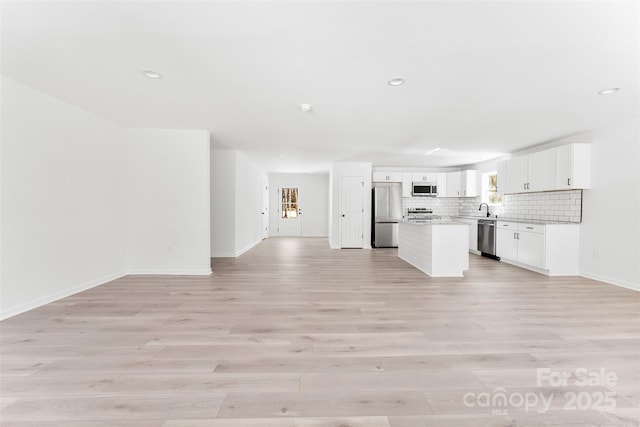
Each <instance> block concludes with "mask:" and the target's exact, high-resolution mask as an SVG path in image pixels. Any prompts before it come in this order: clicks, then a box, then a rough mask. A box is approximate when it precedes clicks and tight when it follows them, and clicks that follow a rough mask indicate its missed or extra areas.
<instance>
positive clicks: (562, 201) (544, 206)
mask: <svg viewBox="0 0 640 427" xmlns="http://www.w3.org/2000/svg"><path fill="white" fill-rule="evenodd" d="M479 205H480V198H479V197H477V198H473V199H460V208H459V211H458V212H459V215H470V216H478V214H480V212H479V211H478V207H479ZM484 209H485V208H484V207H483V208H482V212H485V211H484ZM490 209H491V213H492V214H495V215H498V218H499V217H506V218H516V219H530V220H534V221H560V222H576V223H579V222H581V221H582V190H572V191H549V192H544V193H529V194H508V195H505V196H504V205H503V206H491V208H490Z"/></svg>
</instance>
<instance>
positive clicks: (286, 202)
mask: <svg viewBox="0 0 640 427" xmlns="http://www.w3.org/2000/svg"><path fill="white" fill-rule="evenodd" d="M278 197H279V201H280V207H279V209H278V235H279V236H302V208H301V204H300V201H301V200H302V188H301V187H300V186H299V185H290V186H286V187H284V186H283V187H282V188H280V189H279V190H278Z"/></svg>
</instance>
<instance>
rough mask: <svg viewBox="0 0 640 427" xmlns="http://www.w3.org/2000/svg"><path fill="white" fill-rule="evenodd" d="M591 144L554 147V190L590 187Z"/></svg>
mask: <svg viewBox="0 0 640 427" xmlns="http://www.w3.org/2000/svg"><path fill="white" fill-rule="evenodd" d="M590 165H591V146H590V145H589V144H569V145H564V146H562V147H558V148H556V176H555V189H556V190H573V189H578V188H581V189H587V188H591V179H590V175H591V168H590Z"/></svg>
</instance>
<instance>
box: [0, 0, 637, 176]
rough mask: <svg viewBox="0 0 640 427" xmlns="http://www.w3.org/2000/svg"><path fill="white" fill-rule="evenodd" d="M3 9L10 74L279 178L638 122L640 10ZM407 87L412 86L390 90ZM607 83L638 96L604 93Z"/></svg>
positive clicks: (457, 157)
mask: <svg viewBox="0 0 640 427" xmlns="http://www.w3.org/2000/svg"><path fill="white" fill-rule="evenodd" d="M1 12H2V17H1V18H2V64H1V65H2V73H3V74H4V75H6V76H8V77H10V78H12V79H14V80H16V81H19V82H22V83H24V84H26V85H28V86H31V87H33V88H35V89H38V90H41V91H43V92H46V93H49V94H51V95H53V96H56V97H58V98H61V99H63V100H65V101H67V102H70V103H72V104H74V105H77V106H79V107H81V108H84V109H86V110H89V111H92V112H95V113H96V114H98V115H100V116H102V117H104V118H107V119H110V120H112V121H115V122H117V123H120V124H122V125H125V126H128V127H154V128H155V127H157V128H198V129H207V130H209V131H210V132H211V134H212V141H213V144H214V146H217V147H226V148H234V149H240V150H247V151H248V152H250V153H251V156H252V157H253V158H255V159H256V160H258V161H260V162H262V163H263V164H264V165H265V167H267V168H268V170H270V171H281V172H316V171H323V170H324V171H326V170H328V165H329V164H330V163H331V162H333V161H340V160H362V161H372V162H373V163H374V165H376V166H402V165H407V166H409V165H411V166H425V167H430V166H454V165H460V164H466V163H474V162H478V161H480V160H483V159H486V158H490V157H495V156H497V155H499V154H500V153H509V152H512V151H515V150H519V149H522V148H525V147H528V146H531V145H535V144H540V143H543V142H546V141H549V140H553V139H557V138H560V137H563V136H566V135H571V134H575V133H578V132H583V131H588V130H592V129H596V128H600V127H604V126H608V125H611V124H613V123H615V122H617V121H620V120H623V119H626V118H631V117H637V115H638V102H639V96H638V75H639V74H640V73H639V67H638V60H639V50H640V49H639V39H638V31H639V25H638V21H639V19H638V17H639V10H638V2H636V1H628V2H618V1H611V0H607V1H601V2H598V1H588V2H582V1H566V2H565V1H489V2H485V1H469V2H463V1H372V2H368V1H316V2H309V1H280V2H274V1H258V2H247V1H215V2H214V1H193V2H191V1H174V2H156V1H130V2H126V1H125V2H112V1H102V2H101V1H69V2H58V1H45V2H33V1H15V2H11V1H3V2H2V11H1ZM145 69H153V70H157V71H159V72H160V73H162V74H163V78H162V79H160V80H150V79H148V78H146V77H144V76H142V74H141V71H142V70H145ZM397 76H401V77H404V78H405V79H406V84H405V85H404V86H400V87H391V86H389V85H388V84H387V81H388V80H389V79H391V78H394V77H397ZM609 87H620V88H622V90H621V91H620V92H619V93H616V94H613V95H608V96H599V95H597V91H599V90H601V89H604V88H609ZM301 103H310V104H312V105H313V111H312V112H311V113H303V112H300V111H299V110H298V106H299V104H301ZM436 147H440V148H443V149H446V150H440V151H438V152H435V153H433V154H431V155H429V156H425V155H424V153H425V152H428V151H430V150H432V149H433V148H436ZM283 156H284V157H283Z"/></svg>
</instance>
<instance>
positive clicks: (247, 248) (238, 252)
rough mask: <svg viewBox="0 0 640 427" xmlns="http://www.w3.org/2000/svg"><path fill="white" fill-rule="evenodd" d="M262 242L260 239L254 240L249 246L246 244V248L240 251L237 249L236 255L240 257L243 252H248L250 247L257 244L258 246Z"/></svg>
mask: <svg viewBox="0 0 640 427" xmlns="http://www.w3.org/2000/svg"><path fill="white" fill-rule="evenodd" d="M260 243H262V240H259V241H257V242H253V243H250V244H248V245H247V246H245V247H244V248H242V249H240V250H239V251H236V255H235V256H236V257H239V256H240V255H242V254H243V253H245V252H247V251H248V250H249V249H252V248H254V247H255V246H258V245H259V244H260Z"/></svg>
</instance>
